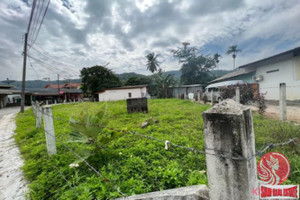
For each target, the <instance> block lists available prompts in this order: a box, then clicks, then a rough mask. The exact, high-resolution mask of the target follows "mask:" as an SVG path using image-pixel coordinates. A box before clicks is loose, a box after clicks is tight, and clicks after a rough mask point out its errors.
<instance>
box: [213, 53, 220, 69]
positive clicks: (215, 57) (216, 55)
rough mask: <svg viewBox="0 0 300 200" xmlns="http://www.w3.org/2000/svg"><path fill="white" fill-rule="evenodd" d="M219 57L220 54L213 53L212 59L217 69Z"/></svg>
mask: <svg viewBox="0 0 300 200" xmlns="http://www.w3.org/2000/svg"><path fill="white" fill-rule="evenodd" d="M220 58H222V56H221V55H220V54H218V53H215V55H214V57H213V60H214V61H215V62H216V64H217V66H218V69H219V65H218V64H219V62H220Z"/></svg>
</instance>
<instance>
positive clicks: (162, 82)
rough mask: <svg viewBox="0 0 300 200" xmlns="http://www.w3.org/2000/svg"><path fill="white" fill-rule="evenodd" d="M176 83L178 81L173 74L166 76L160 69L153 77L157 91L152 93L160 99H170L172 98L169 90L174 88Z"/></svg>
mask: <svg viewBox="0 0 300 200" xmlns="http://www.w3.org/2000/svg"><path fill="white" fill-rule="evenodd" d="M175 83H176V81H175V79H174V77H173V75H172V74H164V73H163V71H162V70H161V69H160V70H159V71H158V72H157V73H156V74H154V75H153V87H154V88H155V90H154V91H152V93H153V95H155V96H157V97H159V98H168V97H169V96H170V94H169V88H170V87H171V86H174V85H175ZM150 87H151V86H150Z"/></svg>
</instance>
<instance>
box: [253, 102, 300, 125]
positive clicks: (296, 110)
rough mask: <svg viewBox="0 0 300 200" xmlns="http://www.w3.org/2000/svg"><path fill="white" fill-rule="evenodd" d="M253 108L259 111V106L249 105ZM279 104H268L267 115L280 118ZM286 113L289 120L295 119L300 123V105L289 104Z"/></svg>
mask: <svg viewBox="0 0 300 200" xmlns="http://www.w3.org/2000/svg"><path fill="white" fill-rule="evenodd" d="M249 107H250V108H251V110H255V111H257V110H258V109H257V107H255V106H249ZM279 112H280V111H279V106H277V105H269V104H268V105H267V109H266V112H265V114H264V115H265V116H267V117H270V118H273V119H279ZM286 115H287V120H288V121H294V122H297V123H300V107H299V106H287V107H286Z"/></svg>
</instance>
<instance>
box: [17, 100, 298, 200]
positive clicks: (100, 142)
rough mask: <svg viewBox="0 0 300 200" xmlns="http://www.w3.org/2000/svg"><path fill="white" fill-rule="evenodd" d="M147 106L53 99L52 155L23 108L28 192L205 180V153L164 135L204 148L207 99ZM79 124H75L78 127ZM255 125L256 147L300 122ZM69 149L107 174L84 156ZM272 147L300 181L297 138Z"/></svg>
mask: <svg viewBox="0 0 300 200" xmlns="http://www.w3.org/2000/svg"><path fill="white" fill-rule="evenodd" d="M148 107H149V113H147V114H145V113H133V114H127V112H126V102H125V101H117V102H107V103H106V102H97V103H75V104H69V105H57V106H53V115H54V127H55V128H54V129H55V135H56V141H57V142H56V143H57V154H56V155H52V156H48V155H47V150H46V141H45V132H44V130H43V128H41V129H37V130H36V129H35V118H34V115H33V113H32V110H31V109H30V110H26V111H25V113H19V114H18V115H17V118H16V124H17V128H16V135H15V139H16V141H17V144H18V145H19V146H20V152H21V154H22V157H23V159H24V166H23V168H22V169H23V171H24V175H25V178H26V180H27V181H28V182H29V193H28V198H29V199H55V200H56V199H63V200H64V199H68V200H70V199H71V200H72V199H113V198H116V197H120V196H122V195H121V194H120V193H119V192H118V190H119V191H121V192H123V193H125V194H126V195H133V194H140V193H146V192H152V191H158V190H164V189H170V188H176V187H181V186H188V185H196V184H207V176H206V165H205V155H203V154H197V153H194V152H191V151H188V150H186V149H182V148H176V147H172V146H169V148H168V149H167V150H166V149H165V142H164V141H166V140H168V141H170V142H172V143H175V144H179V145H182V146H186V147H193V148H196V149H199V150H202V149H203V147H204V137H203V119H202V112H203V111H205V110H207V109H208V108H209V106H208V105H201V104H196V103H193V102H190V101H187V100H178V99H155V100H149V101H148ZM149 120H150V121H157V123H151V124H149V125H148V126H147V127H144V128H142V127H141V124H142V123H143V122H145V121H149ZM76 123H77V125H78V126H76V125H75V126H74V124H76ZM95 124H97V125H99V126H95ZM103 126H104V128H103ZM110 128H113V129H110ZM133 132H135V133H138V134H141V135H145V136H151V137H154V138H157V139H160V140H162V141H163V142H159V141H156V140H152V139H149V138H144V137H141V136H140V135H136V134H133ZM254 132H255V140H256V150H257V151H259V150H262V149H263V148H264V147H265V146H266V145H269V144H271V143H279V142H284V141H287V140H288V139H289V138H293V137H299V135H300V129H299V127H298V126H296V125H293V124H292V123H285V122H280V121H277V120H272V119H267V118H264V117H263V116H260V115H257V114H254ZM118 134H121V135H118ZM66 146H67V147H69V148H66ZM72 151H73V152H74V153H76V154H77V155H78V156H81V157H82V158H85V159H86V161H87V162H88V163H89V164H90V166H92V167H94V169H95V170H97V171H98V172H99V173H101V175H102V176H103V177H101V176H100V175H98V174H97V173H95V171H93V170H92V169H91V168H90V167H89V166H87V165H86V163H84V162H80V159H78V157H77V156H75V155H74V153H73V152H72ZM271 151H278V152H281V153H283V154H284V155H286V156H287V158H288V159H289V161H290V163H291V166H292V169H291V175H290V177H289V179H288V181H287V182H285V184H299V182H300V171H299V170H300V169H299V166H300V148H299V143H292V144H290V145H287V146H283V147H277V148H276V149H271ZM258 160H259V157H257V161H258Z"/></svg>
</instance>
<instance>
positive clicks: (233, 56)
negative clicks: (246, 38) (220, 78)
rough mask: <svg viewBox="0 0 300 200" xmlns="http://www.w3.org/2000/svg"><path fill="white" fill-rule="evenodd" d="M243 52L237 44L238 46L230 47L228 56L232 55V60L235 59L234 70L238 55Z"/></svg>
mask: <svg viewBox="0 0 300 200" xmlns="http://www.w3.org/2000/svg"><path fill="white" fill-rule="evenodd" d="M241 51H242V50H241V49H239V48H238V46H237V44H236V45H232V46H230V47H228V50H227V52H226V54H227V55H229V54H232V58H233V69H235V58H236V54H237V53H239V52H241Z"/></svg>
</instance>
